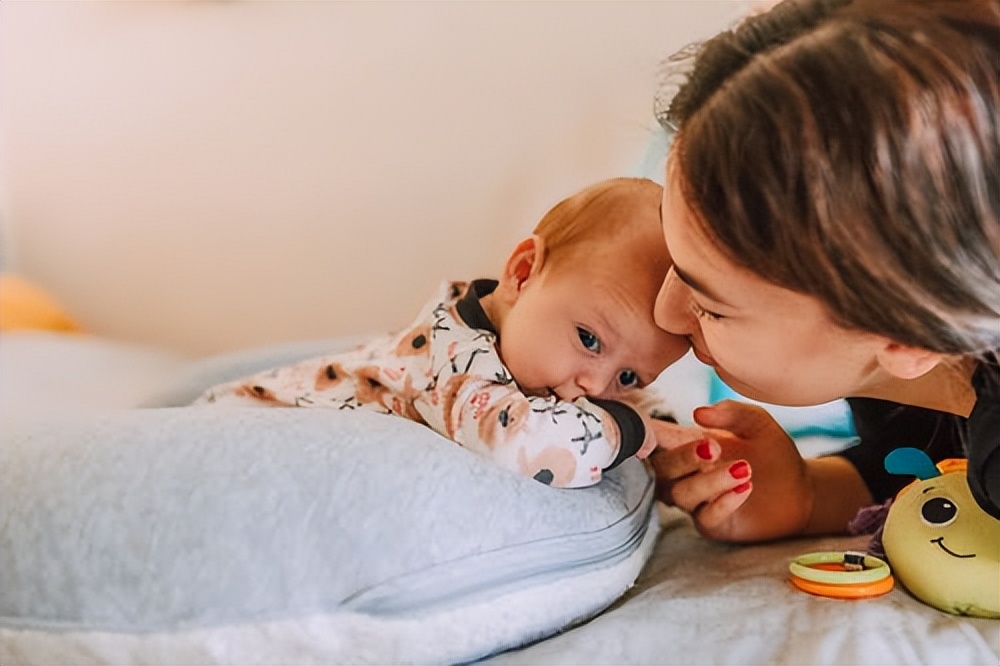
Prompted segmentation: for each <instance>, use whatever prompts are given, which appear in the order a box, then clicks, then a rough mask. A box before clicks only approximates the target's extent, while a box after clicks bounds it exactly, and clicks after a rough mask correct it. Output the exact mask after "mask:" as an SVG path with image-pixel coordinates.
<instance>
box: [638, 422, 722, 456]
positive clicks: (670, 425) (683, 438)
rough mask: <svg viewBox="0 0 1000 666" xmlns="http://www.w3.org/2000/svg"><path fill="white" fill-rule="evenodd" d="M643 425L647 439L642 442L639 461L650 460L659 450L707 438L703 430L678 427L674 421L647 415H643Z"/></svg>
mask: <svg viewBox="0 0 1000 666" xmlns="http://www.w3.org/2000/svg"><path fill="white" fill-rule="evenodd" d="M642 423H643V425H644V426H646V438H645V439H644V440H643V442H642V447H641V448H640V449H639V451H638V452H637V453H636V454H635V457H636V458H638V459H639V460H643V459H645V458H648V457H649V456H650V454H652V453H653V452H654V451H656V450H658V449H672V448H676V447H678V446H681V445H683V444H686V443H689V442H693V441H695V440H701V439H703V438H704V437H705V431H704V430H703V429H702V428H692V427H689V426H682V425H678V424H677V423H674V422H672V421H665V420H662V419H659V418H657V417H655V416H649V415H647V414H642Z"/></svg>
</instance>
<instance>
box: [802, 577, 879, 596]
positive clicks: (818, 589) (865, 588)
mask: <svg viewBox="0 0 1000 666" xmlns="http://www.w3.org/2000/svg"><path fill="white" fill-rule="evenodd" d="M788 580H790V581H791V583H792V585H794V586H795V587H797V588H799V589H800V590H802V591H803V592H808V593H809V594H815V595H816V596H819V597H831V598H833V599H867V598H870V597H879V596H882V595H883V594H886V593H888V592H889V591H890V590H892V588H893V587H894V586H895V585H896V579H895V578H894V577H892V576H891V575H890V576H886V577H885V578H882V579H881V580H877V581H875V582H874V583H847V584H836V583H818V582H816V581H812V580H805V579H803V578H799V577H798V576H794V575H793V576H789V577H788Z"/></svg>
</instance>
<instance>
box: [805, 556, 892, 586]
mask: <svg viewBox="0 0 1000 666" xmlns="http://www.w3.org/2000/svg"><path fill="white" fill-rule="evenodd" d="M851 560H854V561H857V562H858V563H859V564H860V565H861V566H862V567H863V568H862V569H861V570H859V571H850V570H848V569H845V568H844V565H845V564H846V562H848V561H851ZM815 565H833V566H834V567H838V566H839V568H831V567H830V566H825V567H823V566H821V567H817V566H815ZM788 571H789V572H790V573H791V574H792V575H793V576H796V577H798V578H800V579H802V580H808V581H812V582H814V583H824V584H827V585H857V584H863V583H875V582H877V581H880V580H882V579H884V578H888V577H889V574H890V573H891V572H890V571H889V565H888V564H886V563H885V561H884V560H881V559H879V558H877V557H874V556H872V555H863V554H854V553H844V552H842V551H824V552H819V553H807V554H806V555H800V556H799V557H796V558H795V559H794V560H792V561H791V563H790V564H789V565H788Z"/></svg>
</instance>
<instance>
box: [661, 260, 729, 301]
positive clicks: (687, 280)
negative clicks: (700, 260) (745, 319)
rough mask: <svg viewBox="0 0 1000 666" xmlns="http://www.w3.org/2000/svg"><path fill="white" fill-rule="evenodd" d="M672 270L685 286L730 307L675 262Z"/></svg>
mask: <svg viewBox="0 0 1000 666" xmlns="http://www.w3.org/2000/svg"><path fill="white" fill-rule="evenodd" d="M674 272H675V273H676V274H677V277H678V278H680V281H681V282H683V283H684V284H686V285H687V286H689V287H691V288H692V289H694V290H695V291H697V292H698V293H699V294H704V295H705V296H708V297H709V298H711V299H712V300H713V301H715V302H716V303H719V304H720V305H726V306H729V307H732V306H730V305H729V304H728V303H726V301H725V300H724V299H722V298H719V295H718V294H716V293H715V292H713V291H712V290H711V289H709V288H708V287H706V286H705V285H703V284H702V283H700V282H698V280H696V279H694V278H693V277H691V275H690V274H689V273H687V272H686V271H684V270H683V269H682V268H681V267H680V266H678V265H677V264H674Z"/></svg>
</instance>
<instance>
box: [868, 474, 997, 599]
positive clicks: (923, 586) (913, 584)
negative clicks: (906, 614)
mask: <svg viewBox="0 0 1000 666" xmlns="http://www.w3.org/2000/svg"><path fill="white" fill-rule="evenodd" d="M882 543H883V545H884V547H885V552H886V555H887V556H888V558H889V562H890V564H891V566H892V569H893V571H894V572H895V573H896V577H897V579H898V580H899V581H900V582H902V583H903V585H905V586H906V588H907V589H908V590H910V592H912V593H913V595H914V596H916V597H917V598H919V599H920V600H921V601H924V602H925V603H927V604H929V605H931V606H934V607H936V608H940V609H941V610H944V611H947V612H949V613H956V614H959V615H975V616H979V617H1000V521H998V520H997V519H995V518H993V517H992V516H990V515H989V514H987V513H986V512H985V511H983V510H982V509H980V508H979V505H978V504H977V503H976V500H975V499H974V498H973V497H972V493H971V492H970V491H969V485H968V482H967V481H966V479H965V470H964V468H963V469H961V470H954V471H947V472H945V473H944V474H942V475H941V476H936V477H934V478H931V479H925V480H923V481H918V482H915V483H914V484H912V485H910V486H909V487H907V488H906V489H904V490H903V491H902V492H901V493H900V494H899V495H898V496H897V497H896V499H895V501H894V502H893V503H892V506H891V508H890V510H889V516H888V518H887V519H886V523H885V530H884V533H883V537H882Z"/></svg>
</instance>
